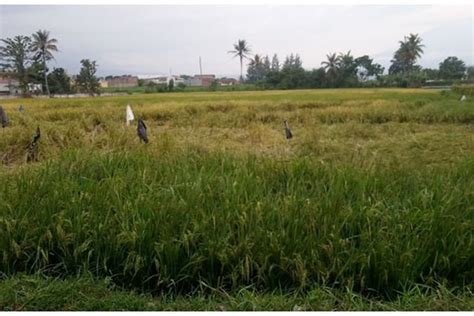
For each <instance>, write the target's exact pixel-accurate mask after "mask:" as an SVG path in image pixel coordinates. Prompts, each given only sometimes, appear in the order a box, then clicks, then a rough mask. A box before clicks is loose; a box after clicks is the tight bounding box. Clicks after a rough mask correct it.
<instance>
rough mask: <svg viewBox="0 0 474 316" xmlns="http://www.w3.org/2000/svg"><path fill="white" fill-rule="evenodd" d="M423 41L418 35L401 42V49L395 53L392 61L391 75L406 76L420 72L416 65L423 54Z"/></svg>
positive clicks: (410, 36)
mask: <svg viewBox="0 0 474 316" xmlns="http://www.w3.org/2000/svg"><path fill="white" fill-rule="evenodd" d="M421 42H422V39H421V38H420V37H419V36H418V34H410V35H409V36H405V38H404V40H403V41H400V42H399V43H400V48H399V49H398V50H397V51H396V52H395V54H394V55H393V59H392V65H391V66H390V68H389V70H388V72H389V74H399V73H402V74H405V73H409V72H413V71H417V70H419V66H418V67H417V66H416V65H415V63H416V61H417V60H418V58H419V57H421V54H423V47H424V45H423V44H421Z"/></svg>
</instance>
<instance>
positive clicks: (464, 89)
mask: <svg viewBox="0 0 474 316" xmlns="http://www.w3.org/2000/svg"><path fill="white" fill-rule="evenodd" d="M452 91H454V92H456V93H458V94H460V95H467V96H471V97H474V85H472V84H470V85H467V84H466V85H454V86H453V87H452Z"/></svg>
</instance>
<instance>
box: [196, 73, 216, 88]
mask: <svg viewBox="0 0 474 316" xmlns="http://www.w3.org/2000/svg"><path fill="white" fill-rule="evenodd" d="M194 78H196V79H198V80H201V86H203V87H209V86H210V85H211V83H212V82H213V81H214V80H216V75H194Z"/></svg>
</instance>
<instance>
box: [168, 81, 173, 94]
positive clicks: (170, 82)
mask: <svg viewBox="0 0 474 316" xmlns="http://www.w3.org/2000/svg"><path fill="white" fill-rule="evenodd" d="M173 90H174V80H173V79H171V80H170V81H169V82H168V91H169V92H173Z"/></svg>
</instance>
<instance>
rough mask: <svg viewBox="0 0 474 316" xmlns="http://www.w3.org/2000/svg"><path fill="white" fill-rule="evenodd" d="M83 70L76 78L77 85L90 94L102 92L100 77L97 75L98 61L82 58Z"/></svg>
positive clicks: (80, 89)
mask: <svg viewBox="0 0 474 316" xmlns="http://www.w3.org/2000/svg"><path fill="white" fill-rule="evenodd" d="M81 64H82V67H81V70H80V72H79V75H77V78H76V85H77V87H78V88H79V91H81V92H85V93H88V94H90V95H94V94H98V93H100V89H99V87H100V84H99V79H98V78H97V77H96V75H95V74H96V72H97V64H96V61H95V60H94V61H90V60H89V59H83V60H81Z"/></svg>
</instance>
